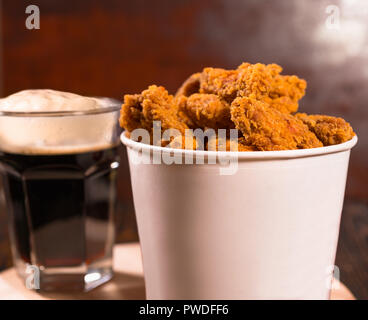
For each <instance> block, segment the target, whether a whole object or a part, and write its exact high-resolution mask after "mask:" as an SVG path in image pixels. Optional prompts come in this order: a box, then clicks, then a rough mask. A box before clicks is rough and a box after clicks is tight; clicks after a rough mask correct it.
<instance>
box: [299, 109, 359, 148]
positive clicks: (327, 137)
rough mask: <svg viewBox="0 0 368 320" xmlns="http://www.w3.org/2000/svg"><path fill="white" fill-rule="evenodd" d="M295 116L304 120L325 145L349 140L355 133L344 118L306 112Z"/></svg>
mask: <svg viewBox="0 0 368 320" xmlns="http://www.w3.org/2000/svg"><path fill="white" fill-rule="evenodd" d="M295 117H296V118H298V119H300V120H302V121H303V122H304V123H305V124H306V125H307V126H308V127H309V130H310V131H312V132H314V133H315V135H316V136H317V137H318V139H319V140H321V141H322V142H323V145H325V146H330V145H334V144H339V143H343V142H346V141H349V140H350V139H351V138H353V137H354V135H355V133H354V131H353V128H352V127H351V126H350V124H349V123H348V122H346V121H345V120H344V119H342V118H336V117H331V116H325V115H307V114H305V113H297V114H296V115H295Z"/></svg>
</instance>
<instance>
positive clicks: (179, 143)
mask: <svg viewBox="0 0 368 320" xmlns="http://www.w3.org/2000/svg"><path fill="white" fill-rule="evenodd" d="M162 145H164V143H162ZM166 147H168V148H173V149H187V150H196V149H197V141H196V138H195V136H193V135H190V134H187V135H186V136H177V137H174V138H173V139H172V140H171V141H170V143H169V144H167V145H166Z"/></svg>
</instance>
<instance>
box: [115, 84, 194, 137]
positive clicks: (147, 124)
mask: <svg viewBox="0 0 368 320" xmlns="http://www.w3.org/2000/svg"><path fill="white" fill-rule="evenodd" d="M153 121H161V128H162V131H164V130H167V129H177V130H179V131H180V132H181V133H184V131H185V129H187V128H188V126H187V125H186V124H185V123H184V122H183V121H181V120H180V119H179V108H178V105H177V104H176V103H175V100H174V97H173V96H172V95H169V94H168V92H167V91H166V90H165V88H164V87H158V86H155V85H152V86H150V87H149V88H148V89H147V90H144V91H143V92H142V93H141V94H135V95H125V97H124V104H123V105H122V108H121V111H120V125H121V126H122V127H123V128H124V129H126V130H128V131H129V132H131V131H133V130H134V129H138V128H143V129H146V130H148V131H149V132H152V129H153Z"/></svg>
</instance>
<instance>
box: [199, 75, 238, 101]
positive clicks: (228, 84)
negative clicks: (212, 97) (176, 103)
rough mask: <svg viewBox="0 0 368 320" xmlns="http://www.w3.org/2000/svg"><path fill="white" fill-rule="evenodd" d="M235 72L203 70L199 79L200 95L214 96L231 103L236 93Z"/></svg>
mask: <svg viewBox="0 0 368 320" xmlns="http://www.w3.org/2000/svg"><path fill="white" fill-rule="evenodd" d="M237 77H238V71H237V70H225V69H221V68H204V69H203V72H202V74H201V78H200V88H199V92H200V93H210V94H216V95H218V96H219V97H220V98H222V99H223V100H225V101H227V102H228V103H231V102H232V101H233V100H234V99H235V97H236V95H237V92H238V89H237V85H236V80H237Z"/></svg>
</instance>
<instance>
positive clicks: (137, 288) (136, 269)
mask: <svg viewBox="0 0 368 320" xmlns="http://www.w3.org/2000/svg"><path fill="white" fill-rule="evenodd" d="M114 250H115V251H114V270H115V275H114V278H113V279H112V280H111V281H110V282H108V283H106V284H104V285H102V286H101V287H99V288H97V289H95V290H92V291H90V292H88V293H78V294H75V293H74V294H65V293H42V294H40V293H37V292H35V291H32V290H28V289H26V288H25V286H24V284H23V283H22V280H21V279H20V278H19V277H18V276H17V274H16V272H15V270H14V268H11V269H7V270H5V271H3V272H2V273H0V299H1V300H8V299H9V300H10V299H32V300H50V299H55V300H58V299H114V300H115V299H118V300H124V299H127V300H132V299H145V289H144V278H143V268H142V262H141V252H140V247H139V244H138V243H130V244H120V245H116V246H115V249H114ZM336 284H337V282H336ZM334 287H338V289H334V290H333V291H332V294H331V298H332V299H333V300H354V296H353V295H352V294H351V292H350V291H349V290H348V289H347V288H346V287H345V286H344V285H343V284H341V283H339V285H338V286H336V285H334Z"/></svg>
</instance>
